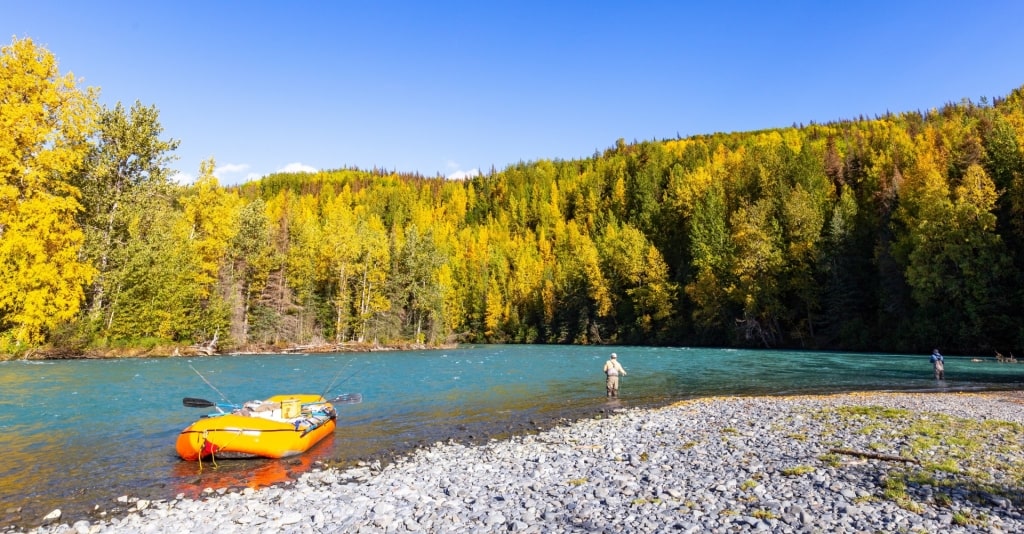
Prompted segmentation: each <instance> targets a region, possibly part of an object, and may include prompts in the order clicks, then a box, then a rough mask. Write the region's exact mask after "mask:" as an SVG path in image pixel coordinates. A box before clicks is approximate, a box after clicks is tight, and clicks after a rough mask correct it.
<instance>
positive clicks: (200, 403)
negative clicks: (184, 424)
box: [181, 397, 217, 408]
mask: <svg viewBox="0 0 1024 534" xmlns="http://www.w3.org/2000/svg"><path fill="white" fill-rule="evenodd" d="M181 403H182V404H183V405H185V407H187V408H214V407H216V406H217V403H216V402H211V401H208V400H206V399H195V398H192V397H185V398H184V399H181Z"/></svg>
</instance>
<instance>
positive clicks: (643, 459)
mask: <svg viewBox="0 0 1024 534" xmlns="http://www.w3.org/2000/svg"><path fill="white" fill-rule="evenodd" d="M650 458H651V457H650V455H648V454H647V451H644V452H641V453H640V461H641V462H646V461H647V460H649V459H650Z"/></svg>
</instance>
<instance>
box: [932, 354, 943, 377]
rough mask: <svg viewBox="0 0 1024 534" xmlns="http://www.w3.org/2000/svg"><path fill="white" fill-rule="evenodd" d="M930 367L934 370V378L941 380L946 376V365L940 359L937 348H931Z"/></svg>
mask: <svg viewBox="0 0 1024 534" xmlns="http://www.w3.org/2000/svg"><path fill="white" fill-rule="evenodd" d="M931 362H932V368H933V369H934V370H935V380H942V379H944V378H946V365H945V363H944V362H943V361H942V355H941V354H939V349H934V350H932V357H931Z"/></svg>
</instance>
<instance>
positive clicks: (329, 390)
mask: <svg viewBox="0 0 1024 534" xmlns="http://www.w3.org/2000/svg"><path fill="white" fill-rule="evenodd" d="M351 363H352V362H351V360H350V361H349V364H351ZM369 364H370V362H366V363H365V364H363V366H362V367H360V368H359V369H356V371H355V372H353V373H352V374H350V375H348V376H347V377H345V380H342V381H341V382H338V377H340V376H341V373H342V372H343V371H345V369H347V368H348V365H345V367H342V368H341V369H339V370H338V372H337V373H335V375H334V378H333V379H332V380H331V383H330V384H329V385H328V386H327V388H326V389H324V392H323V393H321V394H320V396H321V397H323V398H325V399H326V398H327V394H328V393H330V392H331V390H332V389H334V388H335V387H337V386H340V385H342V384H344V383H345V382H348V381H349V379H350V378H352V377H353V376H356V375H357V374H359V371H362V370H363V369H365V368H366V366H367V365H369ZM335 382H338V383H337V384H335Z"/></svg>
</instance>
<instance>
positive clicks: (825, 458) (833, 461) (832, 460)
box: [818, 452, 843, 467]
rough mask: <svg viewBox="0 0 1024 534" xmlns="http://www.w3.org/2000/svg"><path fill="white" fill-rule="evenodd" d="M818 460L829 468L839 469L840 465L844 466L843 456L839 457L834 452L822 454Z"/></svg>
mask: <svg viewBox="0 0 1024 534" xmlns="http://www.w3.org/2000/svg"><path fill="white" fill-rule="evenodd" d="M818 460H821V463H823V464H825V465H827V466H829V467H839V466H840V465H843V460H842V456H839V455H838V454H836V453H834V452H827V453H825V454H822V455H821V456H819V457H818Z"/></svg>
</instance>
